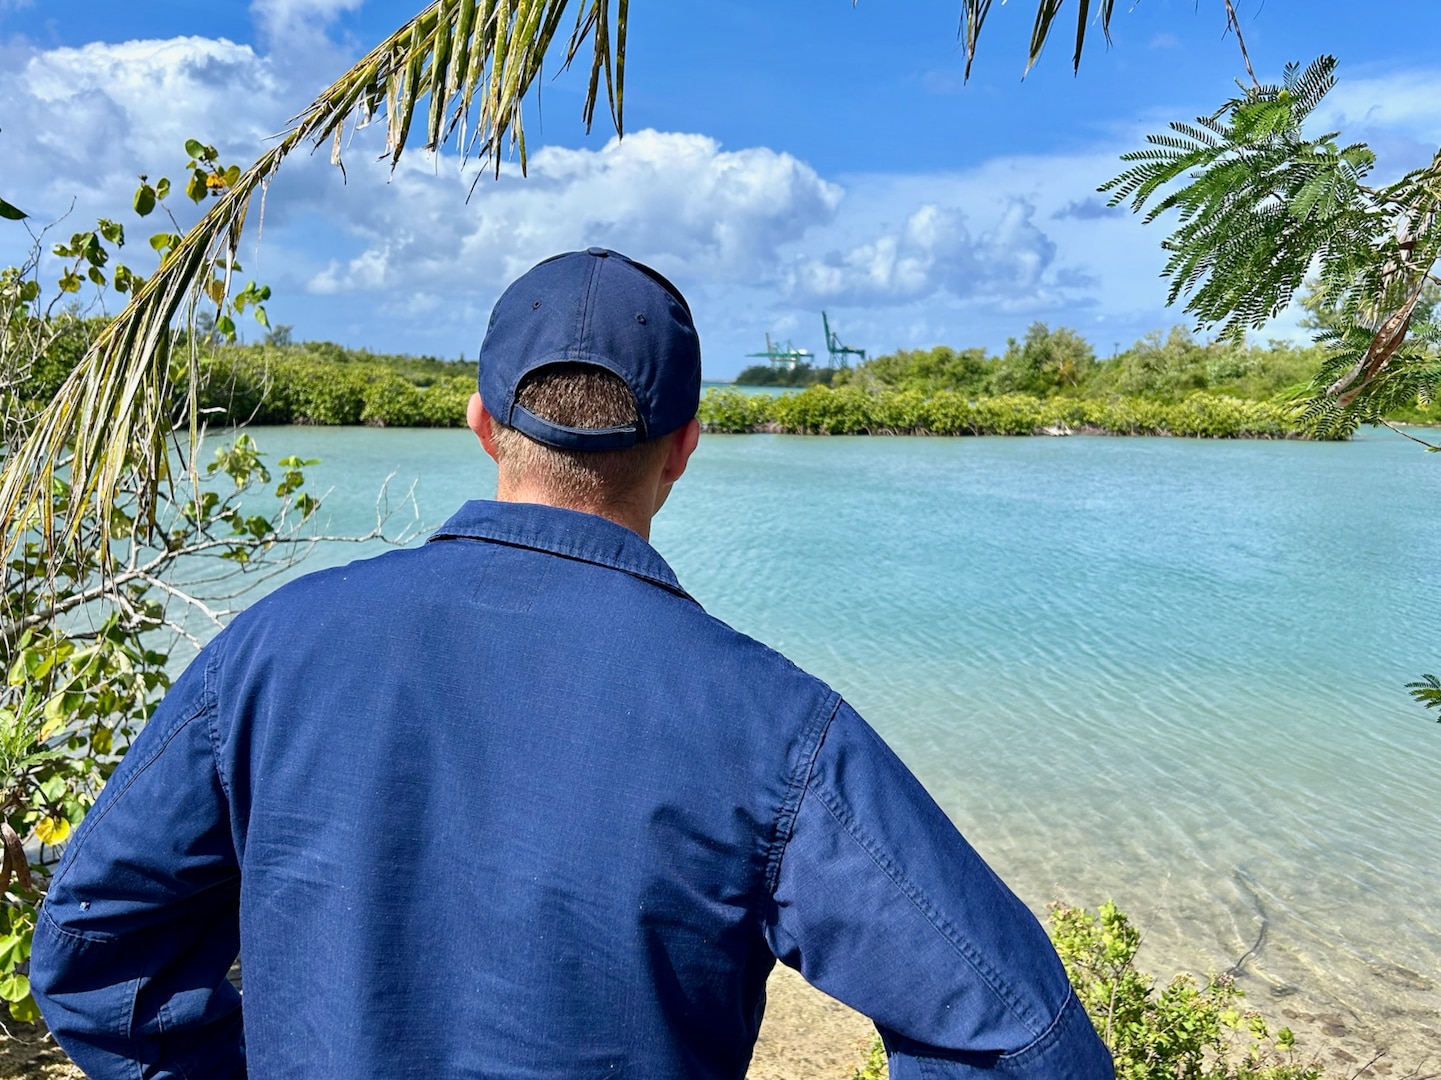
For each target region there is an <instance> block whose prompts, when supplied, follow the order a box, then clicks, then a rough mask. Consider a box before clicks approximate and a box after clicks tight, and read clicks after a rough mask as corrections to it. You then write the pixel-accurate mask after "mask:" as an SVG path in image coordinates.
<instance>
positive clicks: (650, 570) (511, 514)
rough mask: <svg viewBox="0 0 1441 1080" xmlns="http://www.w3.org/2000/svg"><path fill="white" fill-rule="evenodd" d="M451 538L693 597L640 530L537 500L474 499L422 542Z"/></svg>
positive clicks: (688, 598) (688, 597)
mask: <svg viewBox="0 0 1441 1080" xmlns="http://www.w3.org/2000/svg"><path fill="white" fill-rule="evenodd" d="M455 539H469V540H490V541H493V542H494V543H498V544H509V545H511V546H513V547H523V548H531V549H532V550H535V551H545V552H549V553H550V554H552V555H560V556H562V557H564V558H567V559H579V560H580V561H581V562H588V563H594V564H596V565H597V566H608V567H610V568H611V569H613V570H620V571H622V572H623V573H627V574H631V575H632V576H634V577H638V578H640V579H641V580H643V581H649V582H650V583H651V584H653V585H659V586H660V587H661V588H663V589H666V590H668V591H670V592H673V593H675V594H677V595H678V596H683V597H685V598H686V599H687V600H691V601H692V602H694V598H693V597H692V596H691V595H690V594H689V593H687V592H686V591H685V590H684V589H682V588H681V586H680V582H679V581H678V580H677V579H676V576H675V572H674V571H673V570H671V568H670V566H669V565H667V563H666V561H665V560H664V559H663V558H661V556H660V553H659V552H658V551H656V549H655V548H653V547H651V546H650V544H648V543H646V542H645V541H644V540H643V539H641V537H640V535H639V534H638V533H635V532H632V531H631V530H630V529H627V528H626V527H625V526H624V525H617V524H616V523H615V522H613V521H610V520H607V519H606V518H603V517H599V516H598V515H596V514H586V513H582V512H581V511H578V510H565V509H562V508H561V507H558V506H544V505H542V504H539V503H513V502H493V501H490V500H486V499H473V500H472V501H470V502H468V503H466V504H465V505H464V506H462V507H461V508H460V509H459V510H457V511H456V512H455V514H454V515H453V516H452V517H451V519H450V520H449V521H447V522H446V523H445V524H444V525H442V526H441V527H440V528H439V529H438V530H437V531H436V532H435V533H434V535H432V536H431V537H429V539H428V540H427V541H426V542H427V543H430V542H432V541H435V540H455Z"/></svg>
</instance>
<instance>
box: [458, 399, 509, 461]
mask: <svg viewBox="0 0 1441 1080" xmlns="http://www.w3.org/2000/svg"><path fill="white" fill-rule="evenodd" d="M465 422H466V423H467V424H469V425H470V430H471V431H473V432H475V434H476V437H477V438H478V439H480V445H481V446H483V447H485V452H486V453H487V454H489V455H490V456H491V457H492V458H495V460H496V462H497V463H499V461H500V459H499V458H498V457H496V456H495V428H494V426H493V423H494V421H492V420H491V417H490V413H489V412H487V411H486V408H485V403H484V402H482V401H481V400H480V395H479V394H471V395H470V400H469V401H468V402H466V405H465Z"/></svg>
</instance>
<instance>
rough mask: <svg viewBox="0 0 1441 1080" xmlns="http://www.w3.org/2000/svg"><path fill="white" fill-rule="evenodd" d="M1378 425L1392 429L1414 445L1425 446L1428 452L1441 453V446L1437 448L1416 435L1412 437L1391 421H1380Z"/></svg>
mask: <svg viewBox="0 0 1441 1080" xmlns="http://www.w3.org/2000/svg"><path fill="white" fill-rule="evenodd" d="M1377 423H1379V424H1381V425H1383V426H1385V427H1388V428H1390V429H1391V430H1392V431H1394V432H1395V433H1396V434H1397V435H1400V436H1401V438H1403V439H1410V440H1411V441H1412V442H1413V443H1420V444H1421V445H1422V446H1424V447H1425V448H1426V449H1427V450H1433V451H1438V452H1441V446H1437V445H1436V444H1435V443H1429V442H1427V441H1426V440H1425V439H1420V438H1417V437H1416V436H1415V435H1412V434H1410V433H1408V432H1405V431H1402V430H1401V429H1400V428H1398V427H1397V426H1396V425H1395V424H1393V423H1391V421H1390V420H1385V419H1378V420H1377Z"/></svg>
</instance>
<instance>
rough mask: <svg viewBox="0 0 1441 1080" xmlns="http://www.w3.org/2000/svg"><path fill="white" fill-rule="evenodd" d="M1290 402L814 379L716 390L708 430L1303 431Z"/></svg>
mask: <svg viewBox="0 0 1441 1080" xmlns="http://www.w3.org/2000/svg"><path fill="white" fill-rule="evenodd" d="M1296 413H1297V411H1296V409H1295V407H1294V406H1291V405H1287V404H1278V403H1275V402H1269V401H1245V400H1242V399H1241V398H1234V397H1227V396H1224V395H1219V394H1208V393H1204V392H1200V391H1197V392H1196V393H1193V394H1190V395H1188V396H1187V397H1185V398H1183V399H1182V400H1180V401H1178V402H1163V401H1148V400H1146V399H1144V398H1136V397H1113V398H1108V399H1084V398H1061V397H1055V398H1038V397H1034V396H1032V395H1029V394H1004V395H1000V396H997V397H976V398H971V397H967V396H966V395H964V394H960V393H957V392H955V391H953V390H941V391H938V392H936V393H934V394H924V393H921V392H920V391H916V390H865V389H862V388H860V387H852V386H843V387H841V388H839V389H836V390H832V389H830V388H829V387H826V386H811V387H808V388H807V389H805V390H803V391H801V392H800V393H796V394H789V395H786V396H783V397H771V396H769V395H766V394H757V395H747V394H743V393H741V392H739V391H735V390H717V389H712V390H710V391H709V392H707V394H706V395H705V398H704V399H703V400H702V401H701V407H700V419H701V424H702V425H703V426H704V428H705V430H707V431H714V432H726V433H733V434H740V433H744V432H755V431H766V432H777V433H782V434H788V435H1070V434H1073V433H1074V434H1105V435H1181V436H1191V437H1194V438H1205V439H1238V438H1250V439H1295V438H1307V437H1309V436H1308V434H1307V432H1306V430H1305V429H1304V427H1303V425H1302V424H1301V421H1300V420H1299V419H1298V417H1297V414H1296Z"/></svg>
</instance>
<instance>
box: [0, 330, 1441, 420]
mask: <svg viewBox="0 0 1441 1080" xmlns="http://www.w3.org/2000/svg"><path fill="white" fill-rule="evenodd" d="M57 321H59V322H62V323H63V324H64V325H63V326H61V327H60V328H59V329H60V332H59V333H58V334H57V335H56V336H55V340H54V343H53V345H52V347H51V348H50V349H49V350H48V352H47V354H46V355H45V356H44V357H42V358H41V359H40V362H39V363H37V364H36V365H35V366H34V367H33V369H32V370H31V371H30V372H29V374H28V377H27V379H26V380H25V385H23V386H22V388H21V396H22V397H24V398H26V399H27V400H32V401H34V402H42V401H46V400H48V399H49V398H50V397H52V396H53V395H54V393H55V391H56V390H57V389H58V387H59V385H60V383H61V382H62V381H63V380H64V378H65V376H66V375H68V373H69V371H70V370H71V368H73V367H74V365H75V362H76V361H77V360H78V359H79V358H80V356H81V354H82V353H83V352H84V350H85V346H86V344H88V342H89V340H90V339H92V338H93V336H94V334H95V333H97V332H98V331H99V329H100V328H101V327H102V326H103V325H104V324H103V323H102V322H101V321H99V320H94V319H73V318H69V317H65V316H61V317H60V318H59V320H57ZM281 330H282V331H283V330H285V328H281ZM272 336H274V337H278V338H280V339H281V340H272V341H268V342H266V343H265V344H254V345H224V344H221V343H219V342H217V341H214V340H213V339H212V340H206V341H204V342H203V343H202V344H201V346H200V351H201V355H200V359H199V374H200V379H199V385H198V387H197V397H198V404H199V406H200V408H201V409H202V410H204V415H205V416H206V417H207V419H208V421H209V422H210V423H211V424H225V425H232V426H241V425H245V424H320V425H356V424H363V425H369V426H373V427H461V426H463V425H464V423H465V405H466V400H467V399H468V398H469V396H470V395H471V394H472V393H473V392H474V390H475V364H474V361H473V360H470V359H462V360H439V359H436V358H434V357H424V356H419V357H417V356H392V355H382V354H376V353H371V352H367V351H364V350H356V349H348V348H344V347H342V346H340V345H336V344H333V343H331V342H305V343H303V344H293V343H291V342H290V341H289V340H288V333H285V334H279V335H272ZM184 350H185V345H184V343H183V342H178V343H177V347H176V353H177V360H178V359H179V356H180V355H181V354H182V353H183V352H184ZM1320 361H1321V351H1320V350H1319V348H1317V347H1314V346H1313V347H1305V348H1298V347H1296V346H1291V345H1286V344H1283V343H1272V344H1271V345H1270V346H1268V347H1266V348H1260V347H1256V346H1247V345H1230V344H1222V343H1216V342H1211V343H1198V342H1196V341H1195V340H1194V339H1193V338H1192V337H1191V336H1190V335H1189V334H1188V333H1186V332H1185V331H1184V330H1181V329H1176V330H1173V331H1172V332H1171V333H1170V334H1169V335H1168V336H1162V335H1161V334H1159V333H1155V334H1151V335H1148V336H1147V337H1146V338H1143V339H1142V340H1141V341H1138V342H1136V343H1135V344H1134V345H1133V346H1132V347H1131V348H1129V349H1127V350H1125V351H1124V352H1120V353H1118V354H1117V355H1116V356H1114V357H1111V358H1110V359H1107V360H1098V359H1097V358H1096V357H1095V355H1094V353H1093V352H1092V350H1091V347H1090V345H1089V344H1088V343H1087V342H1086V341H1085V340H1084V339H1083V338H1081V337H1080V336H1079V335H1078V334H1076V333H1075V332H1074V331H1072V330H1068V329H1066V328H1065V327H1060V328H1057V329H1055V330H1050V329H1048V328H1047V327H1046V326H1045V325H1044V324H1041V323H1037V324H1035V325H1033V326H1032V327H1031V329H1030V330H1029V331H1028V332H1027V334H1026V336H1025V337H1024V338H1023V339H1021V340H1019V341H1017V340H1013V341H1012V342H1011V343H1010V345H1009V346H1008V347H1007V349H1006V351H1005V352H1004V353H1003V354H1001V355H999V356H989V355H987V354H986V352H985V351H984V350H982V349H967V350H960V351H958V350H955V349H952V348H949V347H947V346H937V347H936V348H934V349H928V350H910V351H905V350H903V351H900V352H896V353H893V354H889V355H886V356H880V357H876V358H875V359H873V360H870V361H869V362H866V363H863V364H860V365H858V366H856V367H853V368H842V369H834V370H832V369H826V370H825V374H826V375H827V376H828V377H829V385H827V384H826V382H815V381H814V380H811V379H809V374H813V372H811V373H807V378H806V379H801V380H798V381H799V382H800V383H802V384H805V383H807V382H809V385H805V386H804V389H797V388H795V387H790V386H786V387H785V390H789V391H790V392H785V390H782V392H780V393H777V394H776V395H773V396H767V395H748V394H745V393H742V392H739V391H734V390H727V389H724V388H716V389H712V390H711V391H710V392H708V393H707V395H706V397H705V399H704V400H703V402H702V404H701V412H700V416H701V422H702V423H703V424H704V425H705V427H706V429H707V430H708V431H713V432H725V433H736V434H740V433H746V432H776V433H785V434H798V435H800V434H804V435H1045V434H1049V435H1064V434H1072V433H1088V434H1111V435H1176V436H1188V437H1193V438H1261V439H1282V438H1315V437H1317V434H1316V431H1315V429H1313V428H1312V427H1311V426H1310V425H1309V424H1308V423H1307V422H1306V420H1305V418H1304V416H1303V410H1302V407H1301V405H1300V404H1299V403H1300V402H1301V401H1302V400H1304V398H1306V397H1307V396H1308V395H1309V394H1310V393H1311V392H1312V388H1311V386H1310V380H1311V378H1312V377H1313V376H1314V374H1315V372H1316V371H1317V369H1318V367H1319V364H1320ZM786 374H793V373H786ZM774 381H775V382H776V383H777V385H778V386H780V385H782V384H784V383H785V382H786V380H785V379H781V378H777V379H776V380H774ZM1388 416H1389V419H1391V420H1394V421H1402V422H1407V423H1431V422H1435V421H1436V420H1437V419H1438V416H1437V414H1436V412H1435V410H1434V409H1433V407H1432V406H1430V405H1428V404H1423V403H1415V404H1413V405H1411V406H1408V407H1407V408H1406V409H1403V410H1402V411H1400V412H1395V413H1391V414H1388ZM1325 434H1326V436H1327V437H1331V438H1344V437H1345V436H1346V435H1347V434H1349V428H1347V429H1342V430H1337V429H1330V430H1327V431H1326V433H1325Z"/></svg>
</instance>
